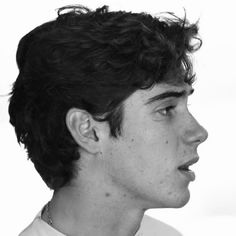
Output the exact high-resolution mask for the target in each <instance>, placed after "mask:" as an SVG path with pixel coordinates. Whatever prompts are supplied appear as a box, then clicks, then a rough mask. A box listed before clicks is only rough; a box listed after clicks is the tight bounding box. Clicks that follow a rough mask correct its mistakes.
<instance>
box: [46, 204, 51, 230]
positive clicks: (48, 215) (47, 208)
mask: <svg viewBox="0 0 236 236" xmlns="http://www.w3.org/2000/svg"><path fill="white" fill-rule="evenodd" d="M45 210H46V215H47V218H48V224H49V225H51V226H52V217H51V214H50V201H49V202H48V203H47V205H46V209H45Z"/></svg>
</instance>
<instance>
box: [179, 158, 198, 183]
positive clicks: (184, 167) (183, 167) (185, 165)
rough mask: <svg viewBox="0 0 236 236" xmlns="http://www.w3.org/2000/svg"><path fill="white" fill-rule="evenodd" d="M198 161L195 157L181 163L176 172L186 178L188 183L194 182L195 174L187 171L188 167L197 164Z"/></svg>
mask: <svg viewBox="0 0 236 236" xmlns="http://www.w3.org/2000/svg"><path fill="white" fill-rule="evenodd" d="M198 160H199V157H195V158H193V159H191V160H189V161H187V162H185V163H183V164H182V165H180V166H179V167H178V170H179V172H180V173H181V174H183V175H184V176H185V177H187V178H188V179H189V180H190V181H194V180H195V173H194V172H193V171H192V170H189V169H188V168H189V166H191V165H193V164H195V163H197V162H198Z"/></svg>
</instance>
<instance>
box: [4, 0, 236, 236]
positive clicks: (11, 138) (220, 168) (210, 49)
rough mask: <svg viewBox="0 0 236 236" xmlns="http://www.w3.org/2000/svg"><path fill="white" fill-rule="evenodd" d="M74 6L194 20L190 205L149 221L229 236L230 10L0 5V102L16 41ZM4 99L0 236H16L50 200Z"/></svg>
mask: <svg viewBox="0 0 236 236" xmlns="http://www.w3.org/2000/svg"><path fill="white" fill-rule="evenodd" d="M73 3H76V4H78V3H80V4H84V5H86V6H88V7H90V8H92V9H95V8H96V7H100V6H102V5H104V4H106V5H109V6H110V9H111V10H126V11H132V12H141V11H145V12H148V13H151V14H155V13H158V12H162V11H173V12H175V13H176V14H177V15H179V16H183V14H184V10H183V8H185V9H186V11H187V18H188V19H190V21H192V22H195V21H197V20H198V18H200V23H199V26H200V36H201V38H202V39H203V46H202V48H201V49H200V51H199V52H197V53H196V54H195V56H194V66H195V71H196V73H197V78H198V79H197V82H196V84H195V86H194V87H195V90H196V91H195V93H194V95H193V96H192V98H190V104H191V106H190V110H191V111H192V113H193V115H195V117H196V118H197V119H198V120H199V122H200V123H201V124H202V125H203V126H204V127H205V128H206V129H207V130H208V132H209V138H208V140H207V141H206V142H205V143H204V144H202V145H201V146H200V147H199V155H200V162H199V163H198V164H197V165H196V166H195V167H194V170H195V172H196V174H197V178H196V181H195V182H194V183H191V184H190V190H191V199H190V202H189V203H188V204H187V205H186V206H185V207H183V208H181V209H155V210H150V211H148V214H150V215H151V216H153V217H155V218H157V219H159V220H162V221H164V222H166V223H169V224H171V225H173V226H174V227H176V228H177V229H178V230H179V231H181V232H182V233H183V235H185V236H195V235H203V236H205V235H227V236H231V235H232V236H233V235H234V236H235V235H236V229H235V228H236V227H235V224H236V171H235V170H236V155H235V147H236V144H235V142H236V138H235V135H236V134H235V132H236V125H235V122H236V112H235V109H236V106H235V101H236V92H235V89H236V70H235V67H236V62H235V54H236V28H235V25H236V18H235V16H234V15H235V10H236V6H235V3H234V1H233V0H232V1H229V0H224V1H210V0H205V1H204V0H182V1H181V0H173V1H171V0H160V1H158V0H155V1H154V0H145V1H135V0H129V1H127V0H117V1H115V0H110V1H108V0H104V1H99V0H90V1H89V0H86V1H84V0H81V1H76V0H74V1H66V0H64V1H63V0H58V1H56V0H50V1H46V0H41V1H32V0H31V1H30V0H21V1H15V2H13V1H4V3H1V13H0V68H1V70H0V94H1V95H3V94H7V93H8V92H9V91H10V88H11V84H12V83H13V82H14V80H15V79H16V77H17V73H18V70H17V66H16V63H15V53H16V49H17V44H18V42H19V40H20V38H21V37H22V36H23V35H25V34H26V33H27V32H29V31H30V30H32V29H33V28H35V27H36V26H38V25H40V24H42V23H44V22H46V21H49V20H52V19H54V18H56V11H55V9H56V8H59V7H61V6H64V5H68V4H73ZM8 119H9V117H8V113H7V97H0V156H1V159H0V160H1V165H0V179H1V194H0V204H1V205H0V210H1V214H0V220H1V221H0V222H1V229H0V231H1V233H0V234H1V235H17V234H18V233H19V232H20V231H21V230H22V229H23V228H24V227H26V225H28V224H29V223H30V222H31V221H32V219H33V218H34V216H35V215H36V213H37V212H38V211H39V210H40V209H41V207H42V206H43V205H44V204H45V203H46V202H47V201H48V200H49V199H50V197H51V194H52V192H50V191H49V190H48V189H47V187H46V185H45V184H44V183H43V181H42V180H41V178H40V177H39V175H38V174H37V173H36V171H35V169H34V167H33V165H32V163H31V162H30V161H27V160H26V159H27V158H26V152H25V150H24V149H23V147H20V146H19V145H18V143H17V142H16V137H15V134H14V130H13V128H12V127H11V126H10V125H9V123H8Z"/></svg>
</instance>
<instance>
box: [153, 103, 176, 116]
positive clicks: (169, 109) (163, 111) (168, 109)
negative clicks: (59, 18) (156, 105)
mask: <svg viewBox="0 0 236 236" xmlns="http://www.w3.org/2000/svg"><path fill="white" fill-rule="evenodd" d="M175 108H176V106H173V105H172V106H167V107H164V108H162V109H159V110H158V111H157V112H158V113H160V114H161V115H162V116H170V115H173V112H174V110H175Z"/></svg>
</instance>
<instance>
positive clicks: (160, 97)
mask: <svg viewBox="0 0 236 236" xmlns="http://www.w3.org/2000/svg"><path fill="white" fill-rule="evenodd" d="M193 92H194V89H191V90H190V91H189V92H188V91H186V90H182V91H172V90H170V91H166V92H164V93H161V94H158V95H155V96H153V97H151V98H149V99H148V101H147V102H146V103H145V105H149V104H151V103H153V102H156V101H161V100H164V99H166V98H171V97H174V98H180V97H185V96H189V95H191V94H193Z"/></svg>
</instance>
